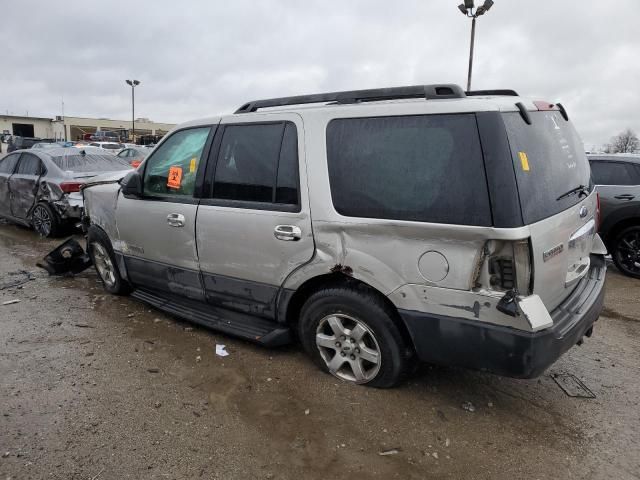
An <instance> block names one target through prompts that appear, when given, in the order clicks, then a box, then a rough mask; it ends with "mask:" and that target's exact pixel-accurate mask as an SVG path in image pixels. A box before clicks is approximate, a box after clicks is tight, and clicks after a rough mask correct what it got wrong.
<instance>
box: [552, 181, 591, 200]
mask: <svg viewBox="0 0 640 480" xmlns="http://www.w3.org/2000/svg"><path fill="white" fill-rule="evenodd" d="M576 193H579V194H580V195H584V196H585V197H588V196H589V188H588V187H587V186H586V185H578V186H577V187H576V188H572V189H571V190H569V191H568V192H566V193H563V194H562V195H560V196H559V197H558V198H556V201H558V200H562V199H563V198H567V197H570V196H571V195H575V194H576Z"/></svg>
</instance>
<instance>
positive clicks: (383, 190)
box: [327, 114, 492, 226]
mask: <svg viewBox="0 0 640 480" xmlns="http://www.w3.org/2000/svg"><path fill="white" fill-rule="evenodd" d="M327 162H328V167H329V182H330V186H331V198H332V201H333V205H334V207H335V209H336V211H337V212H338V213H340V214H341V215H345V216H349V217H365V218H384V219H393V220H410V221H419V222H433V223H444V224H456V225H478V226H490V225H491V224H492V218H491V208H490V204H489V193H488V189H487V182H486V176H485V171H484V162H483V156H482V150H481V148H480V139H479V134H478V128H477V125H476V118H475V115H473V114H456V115H414V116H397V117H370V118H345V119H335V120H332V121H331V122H330V123H329V125H328V126H327Z"/></svg>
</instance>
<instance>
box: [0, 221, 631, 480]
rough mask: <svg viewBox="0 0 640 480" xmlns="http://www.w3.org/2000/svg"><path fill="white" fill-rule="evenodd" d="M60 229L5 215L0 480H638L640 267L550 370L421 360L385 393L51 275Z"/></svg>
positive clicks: (92, 285)
mask: <svg viewBox="0 0 640 480" xmlns="http://www.w3.org/2000/svg"><path fill="white" fill-rule="evenodd" d="M59 243H60V239H58V240H52V241H49V240H44V239H40V238H38V237H37V236H36V235H34V234H33V233H32V232H31V231H29V230H26V229H23V228H20V227H15V226H12V225H8V224H4V223H0V480H6V479H44V478H47V479H50V478H53V479H94V480H95V479H98V478H99V479H101V480H106V479H126V478H132V479H187V478H207V479H225V480H228V479H247V478H258V479H260V478H264V479H269V478H273V479H279V478H283V479H298V478H305V479H306V478H310V479H315V478H318V479H320V478H322V479H327V478H356V477H358V476H359V475H366V477H367V478H385V479H387V478H389V479H393V478H398V479H423V478H474V479H475V478H478V479H484V478H487V479H489V478H490V479H503V478H504V479H513V478H536V479H558V478H562V479H565V478H576V479H578V478H580V479H583V478H589V479H610V478H615V479H633V478H640V405H639V399H640V281H638V280H632V279H629V278H626V277H623V276H621V275H619V274H618V273H617V272H616V271H615V269H614V268H613V267H612V268H611V269H610V271H609V273H608V279H607V299H606V311H605V312H606V316H603V317H601V318H600V320H599V321H598V323H597V324H596V328H595V332H594V336H593V337H592V338H591V339H588V340H587V341H586V342H585V343H584V344H583V345H582V346H580V347H575V348H573V349H572V350H570V351H569V352H568V353H567V354H566V355H565V356H564V357H563V358H561V359H560V361H558V362H557V363H556V364H555V365H553V366H552V367H551V368H550V370H549V371H548V372H546V373H545V375H544V376H542V377H540V378H539V379H536V380H513V379H506V378H500V377H497V376H493V375H489V374H483V373H478V372H472V371H466V370H460V369H452V368H442V367H428V366H424V367H421V368H420V369H419V370H418V371H417V372H416V373H414V374H413V375H412V376H411V377H410V378H409V379H408V380H407V381H406V382H405V383H404V384H402V385H401V386H400V387H398V388H395V389H393V390H374V389H370V388H364V387H357V386H351V385H346V384H343V383H342V382H340V381H338V380H336V379H334V378H333V377H331V376H328V375H326V374H323V373H321V372H320V371H318V370H317V369H316V368H315V367H314V366H313V365H312V364H311V362H310V361H309V360H308V359H307V358H306V357H305V356H304V354H303V353H302V351H301V349H300V348H298V347H297V346H291V347H287V348H281V349H277V350H267V349H264V348H261V347H258V346H255V345H252V344H250V343H246V342H243V341H240V340H236V339H233V338H230V337H226V336H224V335H221V334H217V333H215V332H211V331H207V330H204V329H200V328H198V327H196V326H192V325H189V324H188V323H184V322H181V321H178V320H176V319H173V318H171V317H169V316H166V315H164V314H162V313H160V312H158V311H156V310H153V309H151V308H149V307H147V306H145V305H144V304H142V303H140V302H138V301H136V300H133V299H131V298H128V297H115V296H111V295H108V294H106V293H105V292H104V291H103V290H102V287H101V285H100V283H99V281H98V279H97V277H96V275H95V273H94V272H93V270H87V271H86V272H83V273H82V274H80V275H78V276H76V277H74V278H57V277H48V276H47V274H46V273H45V272H44V271H41V270H39V269H38V268H36V267H35V263H36V261H38V260H39V259H40V258H41V257H42V256H43V255H44V254H46V253H47V252H48V251H49V250H51V249H52V248H53V247H55V246H57V245H58V244H59ZM22 271H27V272H32V274H33V275H32V276H33V277H34V278H33V279H31V280H25V282H26V283H24V284H22V285H20V286H16V287H10V288H3V286H6V285H7V284H8V283H10V282H11V281H15V279H16V278H23V277H20V275H23V276H24V275H26V274H25V273H24V272H22ZM23 279H24V278H23ZM11 300H19V302H18V303H13V304H8V305H2V303H4V302H7V301H11ZM216 344H224V345H226V349H227V351H228V352H229V353H230V355H229V356H227V357H219V356H216V354H215V347H216ZM565 373H566V374H572V375H574V376H575V377H576V378H577V379H579V380H580V381H582V382H583V384H584V385H585V386H586V387H587V388H588V389H589V390H590V391H591V392H593V393H594V394H595V398H577V397H569V396H568V395H567V394H566V393H565V392H564V391H563V390H562V389H561V388H560V387H559V386H558V385H557V384H556V382H555V381H554V380H553V378H552V377H551V375H553V374H565ZM381 453H386V454H385V455H381Z"/></svg>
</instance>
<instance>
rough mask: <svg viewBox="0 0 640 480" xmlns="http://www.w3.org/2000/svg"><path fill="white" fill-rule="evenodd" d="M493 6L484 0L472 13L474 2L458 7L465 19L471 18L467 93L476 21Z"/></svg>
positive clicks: (471, 69) (469, 86)
mask: <svg viewBox="0 0 640 480" xmlns="http://www.w3.org/2000/svg"><path fill="white" fill-rule="evenodd" d="M492 6H493V0H485V2H484V4H483V5H482V6H480V7H478V8H476V9H475V11H474V1H473V0H464V3H461V4H460V5H458V10H460V11H461V12H462V13H463V14H464V15H465V16H466V17H469V18H471V43H470V45H469V71H468V72H467V92H469V91H471V75H472V73H473V49H474V46H475V40H476V19H477V18H478V17H479V16H481V15H484V14H485V13H487V12H488V11H489V9H490V8H491V7H492Z"/></svg>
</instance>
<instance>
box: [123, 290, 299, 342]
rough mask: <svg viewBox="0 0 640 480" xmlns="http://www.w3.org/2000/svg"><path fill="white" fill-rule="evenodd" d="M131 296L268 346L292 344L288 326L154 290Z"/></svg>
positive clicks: (213, 327) (161, 308)
mask: <svg viewBox="0 0 640 480" xmlns="http://www.w3.org/2000/svg"><path fill="white" fill-rule="evenodd" d="M131 296H132V297H134V298H137V299H138V300H142V301H143V302H145V303H148V304H149V305H151V306H153V307H156V308H157V309H159V310H162V311H163V312H166V313H168V314H171V315H175V316H176V317H179V318H182V319H184V320H188V321H190V322H193V323H197V324H199V325H202V326H204V327H208V328H211V329H213V330H218V331H220V332H222V333H226V334H228V335H233V336H235V337H240V338H244V339H246V340H249V341H252V342H255V343H258V344H260V345H264V346H266V347H279V346H282V345H286V344H288V343H291V330H290V329H289V328H288V327H286V326H284V325H282V324H279V323H276V322H272V321H269V320H265V319H263V318H258V317H253V316H251V315H246V314H244V313H239V312H233V311H230V310H226V309H223V308H219V307H215V306H213V305H209V304H206V303H202V302H198V301H195V300H189V299H186V298H182V297H180V298H178V297H169V296H168V295H167V294H166V293H164V292H163V293H159V292H154V291H152V290H145V289H140V288H138V289H136V290H135V291H134V292H133V293H132V294H131Z"/></svg>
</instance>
